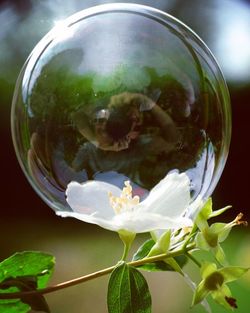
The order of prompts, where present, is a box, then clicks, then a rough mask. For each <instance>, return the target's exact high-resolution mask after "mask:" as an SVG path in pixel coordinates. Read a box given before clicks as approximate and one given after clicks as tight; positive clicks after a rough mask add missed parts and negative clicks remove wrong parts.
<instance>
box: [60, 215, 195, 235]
mask: <svg viewBox="0 0 250 313" xmlns="http://www.w3.org/2000/svg"><path fill="white" fill-rule="evenodd" d="M56 214H57V215H59V216H61V217H74V218H76V219H78V220H81V221H83V222H86V223H90V224H96V225H99V226H101V227H103V228H105V229H108V230H112V231H119V230H127V231H129V232H133V233H145V232H149V231H151V230H156V229H179V228H181V227H184V226H190V224H192V221H191V220H189V219H187V218H179V219H174V220H173V219H170V218H168V217H162V216H160V215H158V214H153V213H152V214H151V213H149V214H145V215H143V216H142V215H139V214H134V212H124V213H121V214H117V215H114V216H113V217H111V218H109V219H107V218H106V217H104V218H103V217H100V216H97V215H96V214H92V215H91V214H84V213H75V212H66V211H58V212H56Z"/></svg>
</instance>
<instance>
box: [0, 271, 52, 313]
mask: <svg viewBox="0 0 250 313" xmlns="http://www.w3.org/2000/svg"><path fill="white" fill-rule="evenodd" d="M36 285H37V284H36V279H35V278H34V277H25V276H23V277H20V278H15V279H11V278H10V279H7V280H5V281H4V282H2V283H1V284H0V288H1V289H2V290H4V289H6V288H9V287H12V288H13V287H14V286H15V287H17V289H15V291H32V290H36ZM8 291H9V292H11V290H9V289H8ZM20 300H21V301H22V302H23V303H26V304H28V305H29V306H30V308H31V309H33V310H36V311H43V312H46V313H50V310H49V306H48V304H47V302H46V300H45V298H44V296H43V295H41V294H34V295H26V296H22V297H21V298H20ZM18 305H20V304H18ZM2 307H3V308H5V305H2ZM0 308H1V301H0ZM5 311H6V308H5ZM6 312H7V311H6Z"/></svg>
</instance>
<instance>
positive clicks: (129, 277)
mask: <svg viewBox="0 0 250 313" xmlns="http://www.w3.org/2000/svg"><path fill="white" fill-rule="evenodd" d="M107 300H108V311H109V313H151V295H150V292H149V289H148V285H147V282H146V280H145V278H144V277H143V276H142V274H141V273H140V272H139V271H138V270H137V269H135V268H134V267H132V266H129V265H127V264H126V263H121V264H120V265H119V266H117V267H116V268H115V269H114V271H113V272H112V274H111V277H110V280H109V286H108V299H107Z"/></svg>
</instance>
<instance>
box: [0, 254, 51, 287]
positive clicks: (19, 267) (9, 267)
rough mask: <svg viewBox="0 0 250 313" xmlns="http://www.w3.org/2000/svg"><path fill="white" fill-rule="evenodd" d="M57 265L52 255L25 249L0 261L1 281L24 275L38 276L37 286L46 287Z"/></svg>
mask: <svg viewBox="0 0 250 313" xmlns="http://www.w3.org/2000/svg"><path fill="white" fill-rule="evenodd" d="M54 265H55V259H54V257H53V256H52V255H50V254H46V253H42V252H33V251H25V252H20V253H15V254H14V255H13V256H11V257H9V258H8V259H6V260H4V261H2V262H1V263H0V282H3V281H4V280H6V279H8V278H16V277H22V276H25V277H27V276H35V277H37V288H38V289H39V288H44V287H46V285H47V283H48V280H49V278H50V277H51V275H52V271H53V268H54Z"/></svg>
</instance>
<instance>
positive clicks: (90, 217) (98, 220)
mask: <svg viewBox="0 0 250 313" xmlns="http://www.w3.org/2000/svg"><path fill="white" fill-rule="evenodd" d="M56 214H57V215H58V216H61V217H74V218H76V219H78V220H80V221H83V222H86V223H90V224H96V225H99V226H101V227H102V228H105V229H108V230H112V231H117V230H119V229H118V227H117V225H115V224H114V222H113V218H112V217H111V218H110V219H107V218H106V217H104V218H102V217H97V216H96V215H95V213H93V214H84V213H75V212H67V211H57V212H56Z"/></svg>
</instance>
